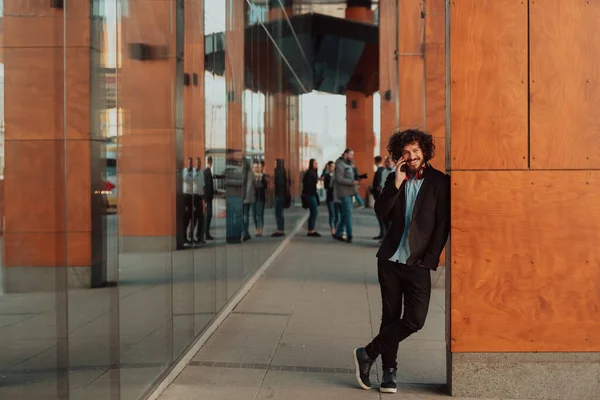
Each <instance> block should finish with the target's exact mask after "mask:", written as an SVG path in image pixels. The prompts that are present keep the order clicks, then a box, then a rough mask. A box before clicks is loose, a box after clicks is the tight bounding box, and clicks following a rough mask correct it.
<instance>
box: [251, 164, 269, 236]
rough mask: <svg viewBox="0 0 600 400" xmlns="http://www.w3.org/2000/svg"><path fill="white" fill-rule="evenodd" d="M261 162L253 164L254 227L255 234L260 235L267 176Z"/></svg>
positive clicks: (263, 221) (263, 223) (263, 222)
mask: <svg viewBox="0 0 600 400" xmlns="http://www.w3.org/2000/svg"><path fill="white" fill-rule="evenodd" d="M263 163H264V161H263V162H262V163H258V162H257V163H255V164H254V182H255V187H256V196H255V197H256V198H255V200H256V201H255V202H254V207H253V214H254V227H255V228H256V236H257V237H260V236H262V234H263V227H264V225H265V203H266V201H267V185H268V182H267V177H266V176H265V174H264V168H263V165H264V164H263Z"/></svg>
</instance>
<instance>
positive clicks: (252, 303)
mask: <svg viewBox="0 0 600 400" xmlns="http://www.w3.org/2000/svg"><path fill="white" fill-rule="evenodd" d="M371 212H372V211H369V210H365V211H362V212H360V213H358V215H357V216H356V217H355V221H356V222H357V224H356V225H357V226H356V229H357V232H356V233H355V243H354V244H351V245H349V244H345V243H339V242H335V241H333V239H331V237H329V236H327V235H324V237H323V238H307V237H305V236H303V235H304V232H301V233H300V234H299V235H298V236H297V237H296V238H295V239H294V240H293V241H292V243H291V244H290V246H289V247H288V248H287V249H286V250H285V251H284V252H283V254H282V255H281V256H280V257H279V258H278V259H277V260H276V261H275V263H274V264H273V265H272V266H271V268H270V269H269V270H268V271H267V273H266V274H265V275H264V276H263V277H262V279H261V280H260V281H259V282H258V283H257V284H256V285H255V287H254V288H253V289H252V290H251V291H250V293H249V294H248V295H247V296H246V297H245V298H244V300H243V301H242V302H241V303H240V304H239V305H238V307H237V308H236V309H235V311H234V312H233V313H232V314H231V315H230V316H229V317H228V318H227V319H226V320H225V322H224V323H223V324H222V325H221V326H220V327H219V329H218V330H217V331H216V332H215V333H214V334H213V335H212V337H211V338H210V339H209V340H208V342H207V343H206V344H205V345H204V346H203V347H202V349H201V350H200V351H199V352H198V354H196V356H195V357H194V359H193V361H192V362H191V363H190V364H189V365H188V366H187V367H186V368H185V370H184V371H183V373H182V374H181V375H180V376H179V377H178V378H177V379H176V381H175V382H174V383H173V384H172V385H171V386H170V387H169V388H168V389H167V390H166V391H165V392H164V393H163V395H162V397H161V399H163V400H183V399H199V398H206V399H231V400H238V399H239V400H242V399H243V400H245V399H277V400H283V399H286V400H294V399H298V400H300V399H368V398H378V397H380V396H382V397H386V395H380V394H379V392H378V391H377V390H376V389H375V390H371V391H364V390H362V389H358V386H357V383H356V381H355V377H354V363H353V360H352V354H351V352H352V349H353V348H355V347H357V346H361V345H366V344H367V343H368V342H369V341H370V340H371V338H372V337H373V335H374V334H376V333H377V332H378V329H379V322H380V318H381V309H380V308H381V298H380V293H379V285H378V283H377V273H376V263H375V251H376V248H377V243H376V242H375V241H373V240H371V239H370V238H371V237H372V236H374V235H375V234H376V231H375V227H374V225H375V220H374V218H373V217H372V215H371ZM319 219H321V220H323V221H324V220H325V218H324V217H323V216H321V217H320V218H319ZM319 228H320V229H321V232H322V233H324V234H325V233H327V232H328V229H327V228H326V227H325V226H323V225H321V226H319ZM444 324H445V319H444V289H443V288H436V289H434V291H433V296H432V299H431V304H430V309H429V316H428V319H427V323H426V325H425V327H424V329H423V330H422V331H420V332H418V333H417V334H415V335H414V336H412V337H410V338H409V339H408V340H406V341H405V342H403V343H401V346H400V352H399V360H398V361H399V371H398V378H399V382H400V383H402V385H401V386H400V387H399V390H398V392H399V393H398V395H397V396H398V398H402V399H437V398H443V397H446V395H445V391H446V389H445V382H446V354H445V341H444V329H445V328H444ZM380 371H381V365H380V364H378V366H377V368H376V370H375V369H374V371H373V377H372V380H373V381H375V382H378V377H379V376H380V374H381V372H380ZM376 385H377V383H376ZM387 396H390V395H387Z"/></svg>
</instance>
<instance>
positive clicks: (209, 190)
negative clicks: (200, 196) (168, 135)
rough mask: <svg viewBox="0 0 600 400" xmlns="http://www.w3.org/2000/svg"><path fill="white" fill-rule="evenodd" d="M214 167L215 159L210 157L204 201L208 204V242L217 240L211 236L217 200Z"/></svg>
mask: <svg viewBox="0 0 600 400" xmlns="http://www.w3.org/2000/svg"><path fill="white" fill-rule="evenodd" d="M212 165H213V159H212V157H211V156H208V158H207V160H206V168H205V169H204V184H205V191H204V201H205V203H206V212H205V215H204V234H205V237H206V240H215V238H214V237H212V236H211V235H210V223H211V221H212V216H213V200H214V198H215V183H214V180H213V174H212Z"/></svg>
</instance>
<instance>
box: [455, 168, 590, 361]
mask: <svg viewBox="0 0 600 400" xmlns="http://www.w3.org/2000/svg"><path fill="white" fill-rule="evenodd" d="M599 187H600V172H597V171H593V172H590V171H588V172H586V171H556V172H549V171H487V172H484V171H481V172H460V171H458V172H457V171H453V173H452V232H451V235H452V236H451V237H452V240H451V243H452V269H451V274H452V288H451V290H452V295H451V296H452V310H451V313H452V314H451V319H452V326H451V333H452V341H451V350H452V351H453V352H511V351H515V352H530V351H531V352H535V351H570V352H577V351H599V350H600V337H598V332H600V247H599V246H598V243H600V217H599V216H600V190H598V188H599Z"/></svg>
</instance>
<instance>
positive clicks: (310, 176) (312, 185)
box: [302, 158, 321, 237]
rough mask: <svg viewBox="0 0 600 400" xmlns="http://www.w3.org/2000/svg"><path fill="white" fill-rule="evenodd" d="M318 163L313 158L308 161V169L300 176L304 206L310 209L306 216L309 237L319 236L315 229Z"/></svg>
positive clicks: (317, 205) (317, 200) (317, 201)
mask: <svg viewBox="0 0 600 400" xmlns="http://www.w3.org/2000/svg"><path fill="white" fill-rule="evenodd" d="M318 170H319V165H318V163H317V160H315V159H314V158H313V159H311V160H310V161H309V162H308V170H307V171H306V172H305V173H304V177H303V178H302V197H303V200H304V202H306V206H307V207H308V209H309V210H310V216H309V217H308V233H307V236H310V237H321V235H320V234H319V232H317V231H316V230H315V225H316V223H317V216H318V215H319V208H318V207H319V198H318V197H317V183H319V180H320V178H319V174H318V172H317V171H318Z"/></svg>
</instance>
